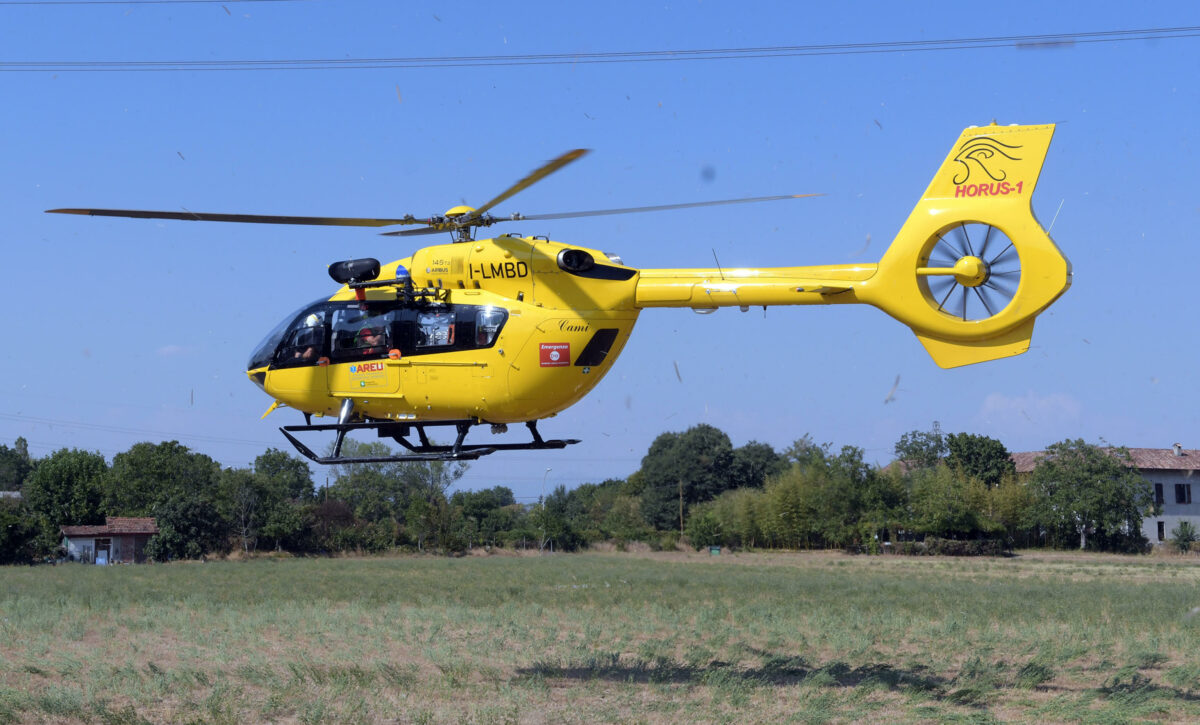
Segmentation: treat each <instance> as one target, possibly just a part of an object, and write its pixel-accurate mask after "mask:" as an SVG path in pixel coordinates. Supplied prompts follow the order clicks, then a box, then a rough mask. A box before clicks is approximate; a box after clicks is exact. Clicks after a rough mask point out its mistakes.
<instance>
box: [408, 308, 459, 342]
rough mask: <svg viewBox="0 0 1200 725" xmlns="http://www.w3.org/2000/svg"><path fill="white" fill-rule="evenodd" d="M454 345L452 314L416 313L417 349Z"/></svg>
mask: <svg viewBox="0 0 1200 725" xmlns="http://www.w3.org/2000/svg"><path fill="white" fill-rule="evenodd" d="M453 344H454V313H453V312H418V313H417V349H418V350H420V349H421V348H428V347H449V346H450V345H453Z"/></svg>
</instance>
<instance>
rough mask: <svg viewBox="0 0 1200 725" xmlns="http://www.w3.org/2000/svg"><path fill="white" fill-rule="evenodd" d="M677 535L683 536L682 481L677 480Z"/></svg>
mask: <svg viewBox="0 0 1200 725" xmlns="http://www.w3.org/2000/svg"><path fill="white" fill-rule="evenodd" d="M679 535H680V536H681V537H682V536H683V479H682V478H681V479H679Z"/></svg>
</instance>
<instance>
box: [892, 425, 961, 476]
mask: <svg viewBox="0 0 1200 725" xmlns="http://www.w3.org/2000/svg"><path fill="white" fill-rule="evenodd" d="M895 453H896V459H897V460H900V461H904V462H905V463H906V464H907V465H908V466H909V467H911V468H932V467H934V466H936V465H937V464H938V463H939V462H940V461H941V460H942V459H943V458H945V457H946V455H947V454H948V453H949V448H948V447H947V446H946V436H945V435H943V434H942V425H941V423H938V422H937V421H936V420H935V421H933V426H932V427H931V428H930V429H929V430H927V431H923V430H913V431H909V432H908V433H905V434H904V435H902V436H900V440H898V441H896V447H895Z"/></svg>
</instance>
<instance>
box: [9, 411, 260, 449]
mask: <svg viewBox="0 0 1200 725" xmlns="http://www.w3.org/2000/svg"><path fill="white" fill-rule="evenodd" d="M0 420H8V421H15V422H19V423H33V424H42V425H50V426H61V427H63V428H79V429H82V430H90V431H101V432H105V433H127V434H133V435H151V436H160V437H162V438H173V439H182V440H195V441H202V442H204V443H232V444H240V445H248V446H249V445H252V446H269V447H275V446H276V445H277V444H275V443H268V442H266V441H255V440H248V439H246V438H228V437H222V436H206V435H194V434H179V433H170V432H166V431H158V430H150V429H146V428H127V427H123V426H115V425H104V424H101V423H82V422H78V421H71V420H59V419H55V418H38V417H34V416H30V415H20V414H13V413H0Z"/></svg>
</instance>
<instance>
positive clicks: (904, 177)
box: [0, 0, 1200, 497]
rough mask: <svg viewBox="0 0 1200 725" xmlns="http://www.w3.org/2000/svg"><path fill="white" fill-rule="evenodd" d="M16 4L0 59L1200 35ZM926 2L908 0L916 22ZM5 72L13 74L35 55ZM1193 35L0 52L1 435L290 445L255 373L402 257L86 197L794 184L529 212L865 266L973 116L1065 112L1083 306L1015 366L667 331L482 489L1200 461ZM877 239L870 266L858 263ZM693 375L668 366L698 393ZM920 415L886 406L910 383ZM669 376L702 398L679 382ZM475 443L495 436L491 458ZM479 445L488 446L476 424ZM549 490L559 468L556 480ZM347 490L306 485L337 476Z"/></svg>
mask: <svg viewBox="0 0 1200 725" xmlns="http://www.w3.org/2000/svg"><path fill="white" fill-rule="evenodd" d="M444 5H445V4H444V3H421V2H412V3H392V2H366V1H359V0H345V1H340V2H333V1H332V0H330V1H322V0H312V1H310V2H270V3H267V2H253V3H251V2H228V3H225V4H224V5H222V4H220V3H176V4H135V3H129V4H84V5H49V4H42V5H32V6H31V5H15V4H6V3H0V63H14V62H24V63H28V62H35V61H55V62H67V61H204V60H208V61H212V60H259V59H303V58H317V59H337V58H343V59H344V58H395V57H447V56H482V55H496V56H511V55H514V54H534V53H600V52H617V51H649V50H694V49H709V48H733V47H764V46H782V45H788V46H793V45H805V44H828V43H865V42H890V41H912V40H932V39H944V38H966V37H984V36H988V37H991V36H1008V35H1031V34H1042V33H1073V32H1089V31H1103V30H1122V29H1131V28H1159V27H1178V26H1191V25H1200V13H1197V12H1196V11H1195V10H1194V6H1193V5H1192V4H1190V3H1182V2H1180V3H1155V4H1149V5H1147V6H1145V7H1140V8H1138V9H1137V11H1136V12H1134V11H1132V10H1130V9H1129V7H1130V6H1128V5H1127V4H1117V3H1111V4H1095V3H1009V4H1005V5H1003V6H995V5H991V6H987V7H986V8H985V7H982V6H971V5H966V6H964V5H963V4H962V3H927V4H921V5H919V6H914V5H912V4H901V3H871V4H848V3H847V4H811V5H810V4H804V3H733V2H730V3H718V2H678V3H676V2H671V3H657V4H649V3H642V2H627V3H622V2H614V3H605V4H599V3H597V4H590V5H584V4H572V3H550V2H546V3H541V2H529V3H519V4H502V3H457V4H454V5H453V6H452V7H450V8H447V7H445V6H444ZM914 7H919V9H914ZM9 67H11V66H9ZM1197 68H1200V38H1182V39H1170V40H1154V41H1135V42H1121V43H1080V44H1076V45H1073V46H1069V47H1059V48H1056V49H1043V50H1022V49H1017V48H1013V47H1002V48H994V49H976V50H957V51H937V52H905V53H886V54H859V55H827V56H816V57H777V58H759V59H743V60H692V61H675V62H656V63H597V64H567V65H554V66H483V67H469V68H380V69H356V70H276V71H224V72H203V71H194V70H183V71H167V72H157V71H156V72H64V71H62V70H59V71H54V72H14V71H11V70H7V69H6V67H5V66H0V98H3V102H0V129H3V135H2V137H0V138H2V140H0V149H3V156H4V161H5V163H4V167H3V168H4V169H5V173H4V174H3V177H2V178H0V213H2V214H3V220H4V223H3V224H2V225H0V245H2V248H3V250H4V270H5V272H6V274H5V279H6V284H7V285H8V287H9V290H10V292H9V294H8V295H6V297H7V298H8V299H9V300H11V302H10V305H12V306H11V308H10V310H9V314H8V316H7V317H8V324H7V326H6V332H7V334H6V336H5V337H6V342H5V344H4V345H3V346H0V373H2V374H0V442H4V443H8V444H11V442H12V440H13V439H15V438H16V437H17V436H18V435H23V436H25V437H26V438H27V439H28V440H29V441H30V443H31V450H32V452H33V453H35V454H36V455H45V454H47V453H49V452H51V451H53V450H55V449H57V448H60V447H63V446H75V447H81V448H86V449H89V450H99V451H101V452H103V453H104V454H106V455H108V456H110V457H111V456H112V455H113V454H114V453H117V452H120V451H123V450H125V449H127V448H128V447H129V446H130V445H132V444H133V443H135V442H137V441H140V440H163V439H178V440H180V441H181V442H183V443H184V444H186V445H188V446H191V447H192V448H193V449H195V450H198V451H201V452H204V453H207V454H208V455H211V456H213V457H214V458H216V459H217V460H219V461H221V462H222V463H223V464H225V465H246V464H248V463H249V462H250V461H251V460H253V458H254V457H255V456H256V455H258V454H259V453H260V452H262V450H264V449H265V448H266V447H267V446H277V447H285V445H286V441H284V440H283V439H282V437H281V436H280V435H279V434H278V432H277V431H276V427H277V426H279V425H283V424H286V423H296V422H299V420H298V417H299V416H298V415H297V414H296V413H295V412H290V411H282V412H277V413H274V414H272V415H271V417H269V418H268V419H267V420H265V421H260V420H259V416H260V415H261V413H262V412H263V411H264V410H265V409H266V407H267V406H268V404H269V403H270V400H269V399H268V398H267V397H266V396H264V395H263V394H262V393H261V392H260V391H259V390H257V389H256V388H255V387H254V386H252V385H251V384H250V383H249V382H248V381H247V380H246V377H245V374H244V365H245V362H246V358H247V356H248V354H249V353H250V351H251V349H252V348H253V347H254V346H255V344H256V343H258V341H259V340H260V338H261V337H262V336H263V335H264V334H265V333H266V332H267V331H268V330H269V329H270V328H271V327H272V326H274V325H275V324H276V323H277V322H278V321H279V319H281V318H282V317H283V316H284V315H285V314H287V313H289V312H291V311H292V310H294V309H296V308H298V307H299V306H300V305H301V304H303V303H305V302H308V301H310V300H312V299H315V298H317V297H321V296H325V295H328V294H330V293H331V292H332V291H333V285H332V283H331V282H330V280H329V279H328V277H327V276H326V271H325V268H326V265H327V264H329V263H330V262H333V261H336V260H339V259H347V258H351V257H359V256H374V257H378V258H380V259H382V260H390V259H397V258H400V257H404V256H408V255H409V254H411V253H412V252H413V251H414V249H415V248H416V247H415V246H414V244H413V243H412V242H411V241H407V240H404V239H399V240H397V239H389V238H383V237H379V236H376V235H375V234H373V233H372V232H371V231H369V230H357V229H338V228H314V229H307V228H300V227H296V228H292V227H269V226H260V225H234V224H225V225H217V224H207V225H206V224H193V223H184V222H151V221H140V220H121V219H99V218H96V219H89V218H82V217H70V216H55V215H46V214H43V213H42V212H43V210H45V209H49V208H54V207H63V206H68V207H69V206H95V207H123V208H145V209H179V208H188V209H191V210H197V211H224V212H243V213H271V214H322V215H337V216H396V215H402V214H404V213H413V214H416V215H425V214H431V213H438V212H441V211H444V210H445V209H447V208H448V207H450V206H453V205H456V204H459V203H463V202H466V203H473V204H480V203H482V202H483V201H485V200H486V199H488V198H491V196H493V195H494V194H495V193H497V192H499V191H500V190H502V189H504V188H506V187H507V186H508V185H509V184H510V183H512V182H513V181H515V180H516V179H518V178H520V177H521V176H523V175H524V174H525V173H526V172H528V171H530V170H531V169H533V168H534V167H535V166H537V165H539V164H540V163H542V162H543V161H545V160H547V159H549V158H551V157H553V156H555V155H557V154H559V153H561V152H562V151H565V150H567V149H571V148H576V147H586V148H590V149H593V153H592V154H591V155H589V156H588V157H587V158H585V159H583V160H581V161H579V162H577V163H575V164H573V165H572V166H571V167H569V168H567V169H565V170H563V171H561V172H559V173H558V174H557V175H555V176H553V177H551V178H550V179H548V180H546V181H544V182H542V183H541V184H539V185H537V186H535V187H533V188H531V189H529V190H527V191H525V192H523V193H522V194H520V195H519V196H517V197H515V198H514V199H512V200H510V201H509V202H508V203H506V204H505V205H503V208H502V209H498V210H497V211H500V212H510V211H521V212H524V213H527V214H532V213H547V212H556V211H573V210H577V209H596V208H609V207H623V206H634V205H642V204H667V203H675V202H686V201H697V200H705V199H720V198H732V197H740V196H758V195H769V194H788V193H808V192H821V193H824V194H826V196H823V197H819V198H814V199H804V200H799V201H794V202H781V203H776V204H772V205H754V206H744V207H732V208H713V209H702V210H697V211H691V212H667V213H661V214H649V215H635V216H622V217H600V218H595V219H577V220H563V221H552V222H541V223H537V224H536V226H535V224H534V223H530V222H525V223H521V224H516V225H510V227H511V228H510V229H506V230H507V231H516V232H521V233H524V234H546V235H549V236H550V237H551V238H553V239H555V240H558V241H566V242H574V243H578V244H581V245H585V246H588V247H595V248H601V249H605V250H609V251H612V252H616V253H619V254H621V255H622V256H623V258H624V259H625V261H626V262H627V263H628V264H631V265H633V266H636V267H643V268H652V267H676V266H708V265H710V263H711V261H712V253H713V252H712V250H714V249H715V250H716V252H717V254H718V255H719V257H720V262H721V264H722V265H723V266H751V265H754V266H782V265H796V264H826V263H838V262H854V261H874V260H876V259H878V257H879V256H880V255H881V254H882V252H883V250H884V249H885V247H886V245H887V243H888V242H889V241H890V239H891V238H892V236H893V235H894V234H895V232H896V231H897V230H898V229H899V227H900V225H901V224H902V223H903V221H904V219H905V218H906V217H907V215H908V213H909V211H910V210H911V208H912V206H913V205H914V204H915V202H916V201H917V198H918V197H919V195H920V193H921V192H922V191H923V190H924V188H925V185H926V184H927V183H928V181H929V179H930V177H931V176H932V174H933V172H934V170H935V169H936V167H937V165H938V164H939V163H940V161H941V160H942V158H943V157H944V156H945V154H946V152H947V151H948V149H949V146H950V144H951V143H952V142H953V141H954V140H955V138H957V135H958V133H959V132H960V131H961V130H962V128H963V127H965V126H967V125H970V124H986V123H988V122H990V121H991V120H992V119H996V120H997V121H998V122H1000V123H1002V124H1007V123H1057V124H1058V130H1057V132H1056V135H1055V138H1054V143H1053V145H1052V146H1051V149H1050V155H1049V157H1048V159H1047V161H1046V165H1045V168H1044V171H1043V175H1042V179H1041V182H1040V184H1039V186H1038V190H1037V194H1036V196H1035V197H1034V210H1035V213H1036V214H1037V215H1038V216H1039V218H1040V219H1041V220H1042V222H1043V224H1044V225H1049V224H1050V220H1051V219H1052V218H1054V217H1055V214H1056V212H1058V210H1059V208H1060V205H1061V212H1058V216H1057V219H1056V220H1055V223H1054V227H1053V230H1052V236H1053V237H1054V238H1055V240H1056V241H1057V242H1058V244H1059V246H1060V247H1061V248H1062V250H1063V251H1064V253H1065V254H1066V255H1067V256H1068V258H1070V260H1071V262H1072V264H1073V267H1074V272H1075V283H1074V286H1073V287H1072V288H1071V289H1070V290H1069V291H1068V292H1067V294H1066V295H1064V297H1063V298H1062V299H1060V300H1059V302H1058V303H1057V304H1056V305H1055V306H1054V307H1052V308H1051V309H1050V311H1049V312H1048V313H1047V314H1045V315H1043V316H1042V317H1041V318H1040V319H1039V321H1038V323H1037V328H1036V330H1035V333H1034V338H1033V349H1032V350H1031V351H1030V352H1029V353H1027V354H1026V355H1023V356H1021V357H1019V358H1015V359H1009V360H1003V361H998V362H992V363H986V364H984V365H978V366H972V367H969V368H964V369H957V370H942V369H939V368H938V367H937V366H936V365H934V364H933V362H932V361H931V360H930V359H929V357H928V356H927V355H926V354H925V352H924V350H923V349H922V347H921V345H920V344H919V343H918V342H917V340H916V338H915V337H914V336H913V335H912V334H911V333H910V332H909V331H908V330H907V329H906V328H905V327H903V326H902V325H900V324H898V323H896V322H895V321H893V320H891V319H890V318H888V317H887V316H885V315H884V314H883V313H881V312H879V311H877V310H874V309H872V308H869V307H865V306H863V307H859V306H853V307H849V306H848V307H832V308H784V307H780V308H771V309H769V310H768V311H767V312H766V313H765V315H764V313H763V311H762V310H761V309H760V310H754V311H751V312H749V313H741V312H739V311H737V310H735V309H725V310H720V311H718V312H717V313H715V314H713V315H708V316H701V315H696V314H693V313H691V312H690V311H678V310H649V311H647V312H645V313H643V315H642V317H641V319H640V321H639V323H638V326H637V328H636V329H635V331H634V335H633V338H632V339H631V341H630V343H629V345H628V346H627V347H626V350H625V352H624V353H623V355H622V356H621V358H620V359H619V360H618V362H617V363H616V366H615V368H614V369H613V371H612V372H611V373H610V374H609V376H608V377H607V378H606V379H605V380H604V381H603V382H602V383H601V384H600V386H599V387H598V388H597V389H596V390H595V391H594V392H593V393H592V394H591V395H590V396H589V397H587V398H585V399H584V400H583V401H582V402H580V403H579V404H577V405H576V406H575V407H574V408H572V409H570V410H568V411H566V412H564V413H562V414H560V415H559V416H558V417H556V418H554V419H551V420H548V421H545V422H544V423H542V425H541V428H542V431H543V434H545V435H547V436H548V437H549V436H554V437H578V438H582V439H583V443H581V444H579V445H577V446H573V447H571V448H569V449H566V450H563V451H547V452H536V453H528V452H527V453H498V454H495V455H493V456H491V457H489V458H485V459H481V460H480V461H478V462H476V463H474V464H473V465H472V467H471V469H470V472H469V473H468V475H467V477H466V478H465V479H464V481H463V485H464V486H466V487H470V488H479V487H485V486H492V485H497V484H499V485H506V486H509V487H511V488H513V489H514V491H516V492H517V494H518V495H519V496H534V497H536V496H537V494H538V492H539V490H540V486H541V483H542V480H543V476H545V478H546V480H547V482H548V485H557V484H566V485H568V486H574V485H577V484H579V483H582V482H585V481H598V480H602V479H603V478H606V477H614V476H615V477H624V476H627V475H628V474H630V473H632V472H633V471H634V470H636V469H637V467H638V465H639V461H640V459H641V457H642V455H644V453H645V451H646V449H647V448H648V446H649V445H650V443H651V441H652V440H653V439H654V437H655V436H656V435H658V434H659V433H661V432H663V431H668V430H675V431H678V430H684V429H686V428H688V427H690V426H692V425H695V424H697V423H702V422H703V423H710V424H712V425H715V426H717V427H719V428H721V429H723V430H725V431H726V432H727V433H729V435H730V436H731V438H732V439H733V442H734V444H735V445H741V444H743V443H746V442H747V441H749V440H761V441H765V442H768V443H770V444H772V445H774V446H775V447H776V448H778V449H781V448H783V447H785V446H786V445H788V444H789V443H790V442H791V441H792V440H794V439H796V438H799V437H800V436H802V435H804V434H806V433H807V434H810V435H811V436H812V437H813V438H814V439H815V440H817V441H820V442H826V441H828V442H831V443H833V444H834V445H835V446H841V445H843V444H850V445H857V446H860V447H862V448H864V449H865V450H866V455H867V458H868V460H872V461H877V462H879V463H886V462H887V461H888V460H890V458H891V451H892V446H893V444H894V443H895V441H896V439H897V438H899V436H900V435H901V434H902V433H904V432H906V431H909V430H913V429H927V428H928V427H929V426H930V424H931V422H932V421H934V420H937V421H940V422H941V424H942V427H943V428H944V429H945V430H947V431H952V432H956V431H967V432H973V433H981V434H985V435H990V436H993V437H996V438H999V439H1000V440H1001V441H1003V442H1004V443H1005V444H1006V445H1007V446H1008V447H1009V449H1010V450H1014V451H1017V450H1032V449H1038V448H1041V447H1043V446H1044V445H1046V444H1048V443H1052V442H1055V441H1058V440H1062V439H1064V438H1076V437H1082V438H1085V439H1087V440H1090V441H1099V440H1105V441H1108V442H1110V443H1113V444H1123V445H1129V446H1144V447H1167V446H1169V445H1171V444H1172V443H1174V442H1176V441H1178V442H1180V443H1182V444H1183V445H1184V446H1185V447H1193V448H1200V426H1198V425H1197V412H1196V411H1197V410H1200V387H1198V386H1197V385H1196V381H1195V365H1194V362H1193V361H1194V359H1195V358H1196V356H1197V345H1196V343H1195V339H1196V336H1195V335H1194V334H1193V329H1194V326H1195V323H1194V310H1195V301H1194V299H1195V294H1194V292H1193V291H1192V289H1191V285H1192V281H1193V273H1192V270H1194V269H1197V268H1200V259H1197V256H1198V253H1197V248H1196V244H1195V236H1196V230H1197V229H1198V228H1200V194H1198V193H1197V192H1198V185H1197V182H1196V174H1195V169H1196V167H1197V161H1198V159H1197V151H1196V141H1195V131H1194V130H1193V125H1194V119H1195V118H1196V117H1197V112H1198V111H1200V84H1198V82H1197V80H1196V74H1195V71H1196V69H1197ZM868 236H869V242H868ZM676 366H678V370H679V377H677V376H676ZM897 375H899V376H900V383H899V388H898V390H897V391H896V392H895V393H894V397H895V399H894V400H893V401H892V402H891V403H888V404H886V405H885V403H884V400H885V398H887V397H888V393H889V391H890V390H891V389H892V386H893V383H894V381H895V379H896V376H897ZM680 378H681V379H680ZM479 435H480V437H481V438H482V437H485V436H486V433H481V434H479ZM484 439H486V438H484ZM546 468H551V469H552V471H551V472H550V473H549V474H548V475H546V474H545V469H546ZM324 475H325V470H324V469H322V470H319V471H317V476H316V478H317V480H318V482H323V479H324Z"/></svg>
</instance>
